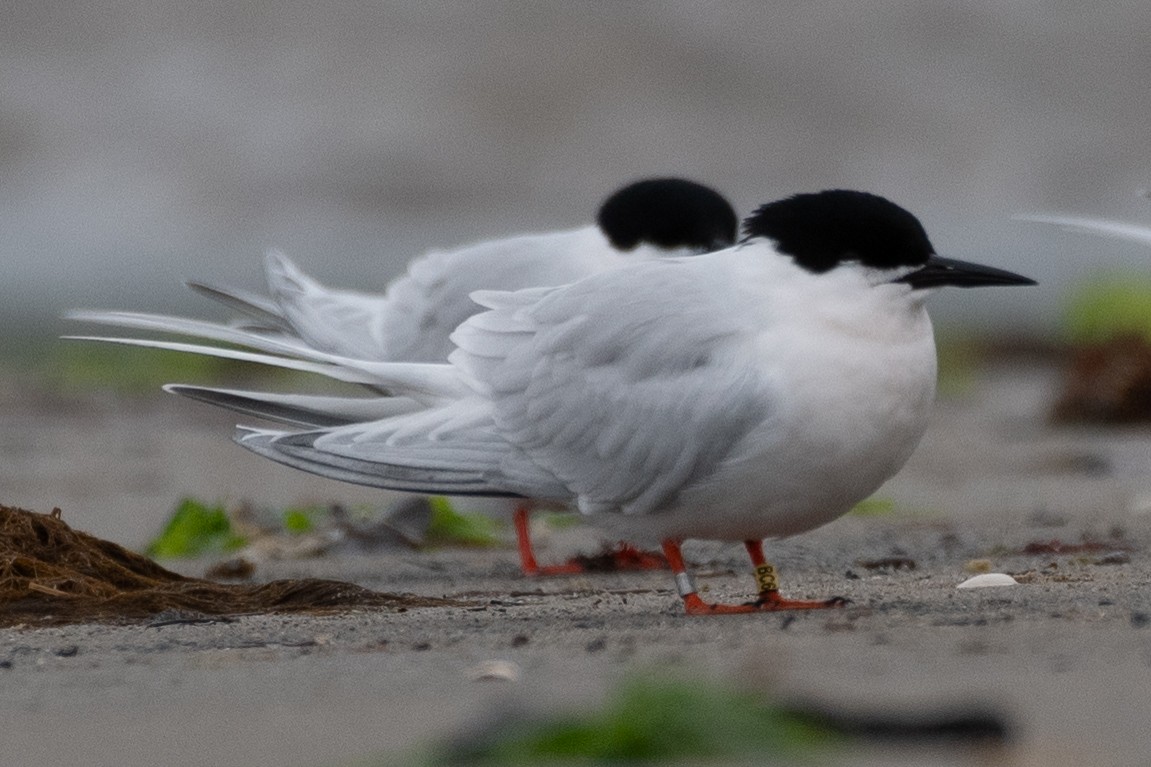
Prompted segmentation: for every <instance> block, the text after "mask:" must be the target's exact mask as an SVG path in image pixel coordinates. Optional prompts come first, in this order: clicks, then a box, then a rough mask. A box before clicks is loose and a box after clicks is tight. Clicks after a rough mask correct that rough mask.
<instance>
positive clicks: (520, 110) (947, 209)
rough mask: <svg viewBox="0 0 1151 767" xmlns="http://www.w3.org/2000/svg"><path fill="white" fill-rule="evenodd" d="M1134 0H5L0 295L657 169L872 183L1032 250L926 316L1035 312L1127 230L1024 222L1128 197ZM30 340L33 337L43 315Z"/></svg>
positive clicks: (433, 222) (757, 189)
mask: <svg viewBox="0 0 1151 767" xmlns="http://www.w3.org/2000/svg"><path fill="white" fill-rule="evenodd" d="M1149 29H1151V6H1148V5H1147V4H1146V3H1143V2H1138V1H1137V0H1130V1H1129V2H1112V3H1106V4H1101V5H1084V4H1082V3H1046V2H1037V1H1036V2H1028V1H1026V0H1023V1H1019V2H999V1H996V2H991V1H990V0H985V1H983V2H932V3H924V2H920V1H919V0H902V1H899V0H889V1H887V2H870V3H867V4H865V5H861V4H859V3H858V2H853V1H850V0H836V1H833V2H820V3H808V2H773V3H763V2H760V1H759V0H754V1H751V0H749V1H747V2H740V1H739V0H730V1H725V2H709V3H698V2H658V3H656V2H624V3H599V2H580V1H578V0H576V1H574V2H566V3H562V4H561V3H546V4H545V3H532V2H522V1H521V2H472V3H414V2H403V3H399V2H386V1H384V0H378V1H377V2H368V1H367V0H344V1H343V2H340V1H336V2H325V3H315V2H274V3H257V2H250V1H246V2H245V1H241V2H237V1H236V0H229V1H228V2H198V3H186V2H176V0H104V1H102V2H75V1H74V0H69V1H68V2H63V1H61V0H12V1H11V2H8V3H6V4H5V9H4V11H3V19H2V23H0V179H2V182H0V231H3V232H4V236H3V238H0V251H2V252H0V257H2V259H3V263H4V264H5V265H6V271H5V280H4V289H3V296H4V300H3V301H2V302H0V321H2V322H3V328H5V331H4V333H5V334H7V335H8V336H9V338H8V343H9V344H12V343H13V338H15V339H20V338H24V339H28V338H29V337H30V336H29V334H32V336H31V338H34V339H39V338H47V337H49V336H50V335H51V334H54V333H56V332H59V331H62V330H64V329H66V326H65V324H64V323H63V322H61V321H59V320H58V319H57V318H58V316H59V314H60V312H61V311H62V310H64V309H67V308H70V307H78V306H84V307H101V308H134V309H142V310H156V309H165V310H176V311H197V312H203V313H208V312H209V310H207V309H206V308H205V307H204V306H203V302H202V299H201V300H200V301H199V302H197V299H196V298H195V297H194V296H192V295H190V294H189V293H188V292H187V291H186V290H185V289H184V287H183V285H182V284H181V283H182V280H183V279H185V278H189V277H197V278H202V279H210V280H213V281H217V282H224V283H233V284H239V285H245V286H249V287H253V288H256V287H260V285H261V281H260V272H259V266H260V260H261V255H262V253H263V251H264V250H265V249H266V248H267V247H269V246H276V247H279V248H282V249H283V250H285V251H286V252H287V253H288V254H289V255H290V256H292V257H293V258H295V259H296V260H297V261H298V262H299V263H300V264H301V266H303V267H304V268H305V269H307V270H309V271H310V272H312V273H313V274H315V275H316V276H317V277H319V278H320V279H322V280H325V281H328V282H330V283H333V284H337V285H349V286H351V285H354V286H358V287H362V288H369V287H372V286H380V287H382V286H383V285H384V284H385V283H386V281H387V280H388V279H389V278H391V277H393V276H395V275H396V274H398V273H399V272H400V271H401V270H402V268H403V266H404V264H405V263H406V262H407V261H408V260H409V259H411V258H412V257H414V256H416V255H418V254H420V253H421V252H422V251H424V250H425V249H427V248H431V247H448V246H453V245H459V244H464V243H467V242H469V241H472V240H476V239H482V238H488V237H493V236H501V235H506V234H509V233H512V232H514V231H523V230H546V229H552V228H557V227H568V226H574V225H579V224H582V223H585V222H587V221H589V220H590V218H591V216H592V215H593V213H594V211H595V208H596V207H597V205H598V203H599V202H600V200H601V199H602V198H603V197H604V196H605V195H606V194H607V193H608V192H610V191H611V190H613V189H614V188H615V187H617V186H618V185H620V184H621V183H623V182H626V181H629V180H632V179H634V178H637V177H642V176H648V175H652V174H682V175H686V176H689V177H693V178H696V179H699V180H701V181H704V182H706V183H709V184H712V185H714V186H715V187H717V188H718V189H719V190H721V191H722V192H724V193H725V194H726V195H728V196H729V197H730V198H731V199H732V200H733V201H734V202H735V204H736V206H737V208H738V209H739V210H740V212H741V213H746V212H749V211H750V210H752V209H753V208H754V207H755V206H757V205H758V204H760V203H762V202H765V201H767V200H770V199H774V198H777V197H780V196H783V195H787V194H790V193H793V192H798V191H812V190H816V189H820V188H825V187H831V186H848V187H857V188H862V189H866V190H870V191H874V192H877V193H880V194H883V195H885V196H888V197H890V198H892V199H893V200H895V201H896V202H899V203H901V204H903V205H904V206H906V207H908V208H910V209H911V210H912V211H913V212H915V213H916V214H917V215H918V216H919V217H920V218H921V219H922V220H923V222H924V224H925V226H926V227H927V229H928V232H929V233H930V235H931V236H932V239H933V241H934V243H935V245H936V247H937V248H938V249H939V250H940V252H942V253H944V254H947V255H951V256H956V257H961V258H971V259H980V260H985V261H988V262H992V263H995V264H997V265H999V266H1004V267H1007V268H1011V269H1017V270H1020V271H1022V272H1024V273H1026V274H1028V275H1032V276H1034V277H1036V278H1038V279H1039V280H1040V281H1041V283H1042V287H1041V288H1039V289H1030V290H1026V291H1015V290H1012V291H994V290H989V291H972V292H959V291H955V292H954V293H956V295H950V296H941V297H940V299H939V300H938V301H936V306H935V309H934V312H933V313H934V314H935V316H936V317H937V320H938V321H940V322H941V323H945V324H946V323H956V322H960V323H976V324H978V325H980V326H982V327H983V328H985V329H995V328H997V327H1002V323H1004V322H1008V323H1010V324H1009V327H1010V328H1011V329H1012V330H1013V331H1021V330H1022V331H1027V332H1035V333H1043V332H1046V331H1049V330H1050V329H1051V328H1052V326H1053V323H1055V322H1056V321H1057V317H1058V302H1059V297H1060V295H1061V291H1062V290H1063V289H1064V288H1065V287H1066V285H1067V284H1068V283H1070V282H1072V281H1074V280H1076V279H1077V278H1079V277H1080V276H1082V275H1084V274H1087V273H1090V272H1092V271H1094V270H1096V269H1098V268H1100V267H1107V266H1113V267H1123V266H1130V265H1133V264H1140V263H1146V262H1147V253H1146V252H1145V250H1144V249H1142V248H1140V247H1138V246H1133V245H1124V244H1121V243H1116V242H1113V241H1102V240H1098V239H1094V238H1089V237H1084V236H1082V235H1073V234H1066V233H1063V232H1061V231H1059V230H1058V229H1055V228H1052V227H1050V226H1041V225H1037V224H1028V223H1021V222H1018V221H1013V220H1012V219H1011V216H1012V214H1015V213H1025V212H1036V211H1060V212H1079V213H1091V214H1097V215H1106V216H1110V217H1120V218H1126V219H1129V220H1134V221H1146V222H1149V223H1151V202H1149V201H1148V200H1147V199H1145V198H1143V197H1140V196H1139V194H1138V192H1139V190H1140V189H1142V188H1143V187H1144V186H1146V185H1148V184H1151V181H1149V180H1148V172H1147V169H1146V167H1145V163H1144V158H1145V156H1146V152H1147V148H1148V147H1149V146H1151V120H1149V119H1148V112H1147V109H1148V102H1147V83H1148V78H1149V77H1151V58H1149V57H1148V56H1147V45H1146V44H1147V34H1148V31H1149ZM37 343H39V341H37Z"/></svg>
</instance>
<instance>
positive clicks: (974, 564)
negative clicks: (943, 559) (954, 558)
mask: <svg viewBox="0 0 1151 767" xmlns="http://www.w3.org/2000/svg"><path fill="white" fill-rule="evenodd" d="M963 572H965V573H973V574H974V573H989V572H991V560H990V559H969V560H967V562H965V563H964V564H963Z"/></svg>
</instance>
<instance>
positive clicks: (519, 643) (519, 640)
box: [512, 634, 531, 647]
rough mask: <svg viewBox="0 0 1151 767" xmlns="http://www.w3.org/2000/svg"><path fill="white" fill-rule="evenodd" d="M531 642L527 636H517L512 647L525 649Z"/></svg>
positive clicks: (513, 639)
mask: <svg viewBox="0 0 1151 767" xmlns="http://www.w3.org/2000/svg"><path fill="white" fill-rule="evenodd" d="M530 641H531V639H530V638H529V637H528V635H527V634H516V635H515V636H514V637H512V647H523V646H524V645H526V644H527V643H528V642H530Z"/></svg>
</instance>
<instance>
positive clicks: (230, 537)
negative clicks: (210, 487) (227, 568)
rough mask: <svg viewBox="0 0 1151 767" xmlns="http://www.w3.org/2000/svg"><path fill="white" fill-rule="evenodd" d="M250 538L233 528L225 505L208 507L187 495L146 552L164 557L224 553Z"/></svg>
mask: <svg viewBox="0 0 1151 767" xmlns="http://www.w3.org/2000/svg"><path fill="white" fill-rule="evenodd" d="M245 543H246V541H245V540H244V539H243V538H242V537H240V536H239V535H236V534H235V533H234V532H233V531H232V523H231V521H230V520H229V519H228V513H227V511H225V509H224V507H223V506H208V505H207V504H205V503H203V502H201V501H198V500H196V499H194V498H185V499H184V500H182V501H180V503H179V504H178V505H177V506H176V510H175V511H174V512H173V513H172V516H171V517H170V518H169V519H168V524H167V525H165V527H164V531H163V532H162V533H160V535H159V536H158V537H157V538H156V539H154V540H153V541H152V542H151V543H149V544H148V547H147V549H146V552H147V554H148V555H149V556H151V557H156V558H161V559H165V558H166V559H174V558H188V557H198V556H203V555H205V554H221V553H225V552H228V551H234V550H236V549H238V548H241V547H242V546H244V544H245Z"/></svg>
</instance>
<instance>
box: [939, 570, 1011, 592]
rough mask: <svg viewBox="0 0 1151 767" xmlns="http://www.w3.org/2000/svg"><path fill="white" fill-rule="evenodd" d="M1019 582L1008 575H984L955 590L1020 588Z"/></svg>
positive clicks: (969, 580) (964, 583)
mask: <svg viewBox="0 0 1151 767" xmlns="http://www.w3.org/2000/svg"><path fill="white" fill-rule="evenodd" d="M1018 585H1019V581H1017V580H1015V579H1014V578H1012V577H1011V576H1010V575H1008V574H1007V573H983V574H981V575H976V576H974V577H972V578H968V579H967V580H965V581H964V582H963V583H961V584H959V585H958V586H956V587H955V588H957V589H983V588H987V587H988V586H1018Z"/></svg>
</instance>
